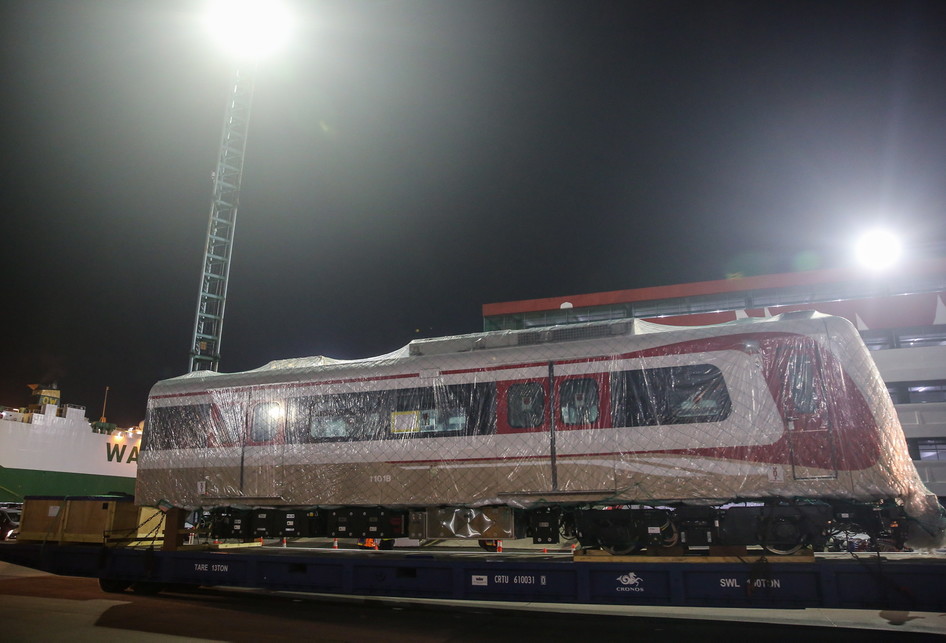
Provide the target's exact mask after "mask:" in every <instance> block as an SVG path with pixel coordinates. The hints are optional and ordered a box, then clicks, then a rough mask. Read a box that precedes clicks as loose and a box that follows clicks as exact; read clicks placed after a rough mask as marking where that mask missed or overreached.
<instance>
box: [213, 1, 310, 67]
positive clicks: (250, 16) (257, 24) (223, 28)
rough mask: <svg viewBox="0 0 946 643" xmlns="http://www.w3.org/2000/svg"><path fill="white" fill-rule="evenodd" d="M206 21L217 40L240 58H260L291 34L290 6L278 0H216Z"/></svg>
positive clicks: (277, 47)
mask: <svg viewBox="0 0 946 643" xmlns="http://www.w3.org/2000/svg"><path fill="white" fill-rule="evenodd" d="M204 23H205V24H206V26H207V30H208V31H209V32H210V34H211V35H212V36H213V38H214V40H215V41H217V43H218V44H219V45H220V46H221V47H222V48H224V49H225V50H226V51H229V52H230V53H231V54H234V55H236V56H239V57H241V58H259V57H261V56H265V55H267V54H270V53H272V52H273V51H275V50H277V49H279V48H280V47H282V45H283V44H284V43H285V42H286V40H287V39H288V38H289V32H290V31H291V28H292V27H291V23H292V21H291V20H290V15H289V10H288V9H287V8H286V6H285V5H284V4H282V3H281V2H279V1H278V0H213V1H212V2H210V3H209V4H208V5H207V11H206V13H205V14H204Z"/></svg>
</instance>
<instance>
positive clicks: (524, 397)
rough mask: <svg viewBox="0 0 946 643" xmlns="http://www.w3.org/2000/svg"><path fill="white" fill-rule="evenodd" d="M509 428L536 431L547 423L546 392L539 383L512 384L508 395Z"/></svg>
mask: <svg viewBox="0 0 946 643" xmlns="http://www.w3.org/2000/svg"><path fill="white" fill-rule="evenodd" d="M506 397H507V402H506V412H507V418H508V422H509V426H511V427H512V428H514V429H534V428H535V427H537V426H542V423H543V422H544V421H545V390H544V389H543V388H542V385H541V384H539V383H538V382H522V383H519V384H510V385H509V390H508V392H507V394H506Z"/></svg>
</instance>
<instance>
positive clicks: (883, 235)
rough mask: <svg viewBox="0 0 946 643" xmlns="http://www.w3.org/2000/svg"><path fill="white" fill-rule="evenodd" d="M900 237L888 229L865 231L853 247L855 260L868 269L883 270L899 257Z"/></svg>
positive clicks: (900, 249) (900, 250) (900, 248)
mask: <svg viewBox="0 0 946 643" xmlns="http://www.w3.org/2000/svg"><path fill="white" fill-rule="evenodd" d="M901 252H902V246H901V243H900V239H899V238H898V237H897V236H896V235H895V234H893V233H892V232H890V231H889V230H883V229H880V228H878V229H875V230H871V231H869V232H866V233H865V234H864V235H863V236H861V238H860V239H858V241H857V244H856V245H855V248H854V254H855V256H856V258H857V262H858V263H859V264H860V265H861V266H862V267H864V268H869V269H870V270H885V269H887V268H889V267H890V266H892V265H894V264H895V263H897V261H898V260H899V259H900V254H901Z"/></svg>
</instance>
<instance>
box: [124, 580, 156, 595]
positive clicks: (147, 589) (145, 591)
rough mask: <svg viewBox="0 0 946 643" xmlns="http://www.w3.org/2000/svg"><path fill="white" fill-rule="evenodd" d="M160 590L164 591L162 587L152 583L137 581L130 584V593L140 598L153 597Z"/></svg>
mask: <svg viewBox="0 0 946 643" xmlns="http://www.w3.org/2000/svg"><path fill="white" fill-rule="evenodd" d="M162 589H164V585H162V584H161V583H155V582H153V581H139V582H137V583H132V584H131V591H133V592H134V593H135V594H141V595H142V596H154V595H155V594H158V593H160V592H161V590H162Z"/></svg>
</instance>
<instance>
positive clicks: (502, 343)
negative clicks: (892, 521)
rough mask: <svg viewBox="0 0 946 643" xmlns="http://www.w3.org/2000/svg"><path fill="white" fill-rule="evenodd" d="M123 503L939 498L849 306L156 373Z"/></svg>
mask: <svg viewBox="0 0 946 643" xmlns="http://www.w3.org/2000/svg"><path fill="white" fill-rule="evenodd" d="M136 495H137V498H138V502H139V503H142V504H156V503H159V502H162V501H163V502H168V503H170V504H172V505H175V506H181V507H197V506H203V507H209V506H225V505H248V506H262V505H266V506H305V507H310V506H317V507H339V506H384V507H400V508H416V507H482V506H488V505H505V506H509V507H515V508H531V507H537V506H544V505H558V504H563V505H573V504H588V505H616V504H632V503H640V504H651V505H655V504H666V503H675V502H684V503H689V504H722V503H726V502H732V501H744V500H763V499H771V498H811V499H849V500H859V501H875V500H882V499H897V500H899V501H900V502H902V503H903V505H904V507H905V509H906V511H907V513H908V515H910V516H911V517H912V518H914V519H916V521H917V524H918V525H919V529H920V531H921V532H924V533H929V534H930V535H931V537H932V538H933V539H934V540H935V538H937V537H939V536H940V535H941V533H942V524H941V523H942V517H941V509H940V507H939V505H938V503H937V502H936V498H935V497H934V496H932V494H930V492H929V491H928V490H927V489H926V488H925V487H924V485H923V483H922V482H921V481H920V479H919V476H918V475H917V473H916V469H915V467H914V465H913V463H912V461H911V460H910V457H909V455H908V452H907V447H906V443H905V439H904V436H903V432H902V430H901V428H900V425H899V422H898V419H897V415H896V412H895V410H894V407H893V404H892V402H891V401H890V397H889V395H888V393H887V391H886V388H885V386H884V384H883V382H882V380H881V378H880V376H879V374H878V372H877V369H876V367H875V366H874V364H873V361H872V359H871V357H870V354H869V352H868V351H867V349H866V347H865V346H864V344H863V342H862V341H861V339H860V337H859V335H858V333H857V331H856V330H855V329H854V328H853V327H852V326H851V324H850V323H849V322H847V321H846V320H843V319H841V318H837V317H829V316H823V315H818V314H815V313H806V314H804V315H799V314H791V315H783V316H781V317H778V318H771V319H765V320H744V321H740V322H734V323H729V324H722V325H718V326H707V327H695V328H680V327H668V326H661V325H657V324H650V323H647V322H642V321H639V320H623V321H619V322H604V323H596V324H585V325H574V326H564V327H554V328H547V329H540V330H527V331H501V332H493V333H479V334H473V335H464V336H456V337H447V338H440V339H430V340H419V341H415V342H412V343H411V344H410V345H408V346H406V347H405V348H403V349H401V350H399V351H396V352H395V353H391V354H388V355H385V356H382V357H378V358H372V359H364V360H355V361H339V360H331V359H328V358H323V357H318V358H304V359H296V360H282V361H277V362H273V363H271V364H268V365H266V366H264V367H262V368H260V369H256V370H253V371H248V372H243V373H233V374H217V373H208V372H197V373H192V374H189V375H186V376H183V377H178V378H174V379H171V380H166V381H163V382H159V383H158V384H156V385H155V387H154V388H153V390H152V392H151V395H150V398H149V403H148V419H147V423H146V429H145V441H144V445H143V450H142V453H141V456H140V460H139V474H138V487H137V494H136Z"/></svg>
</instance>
